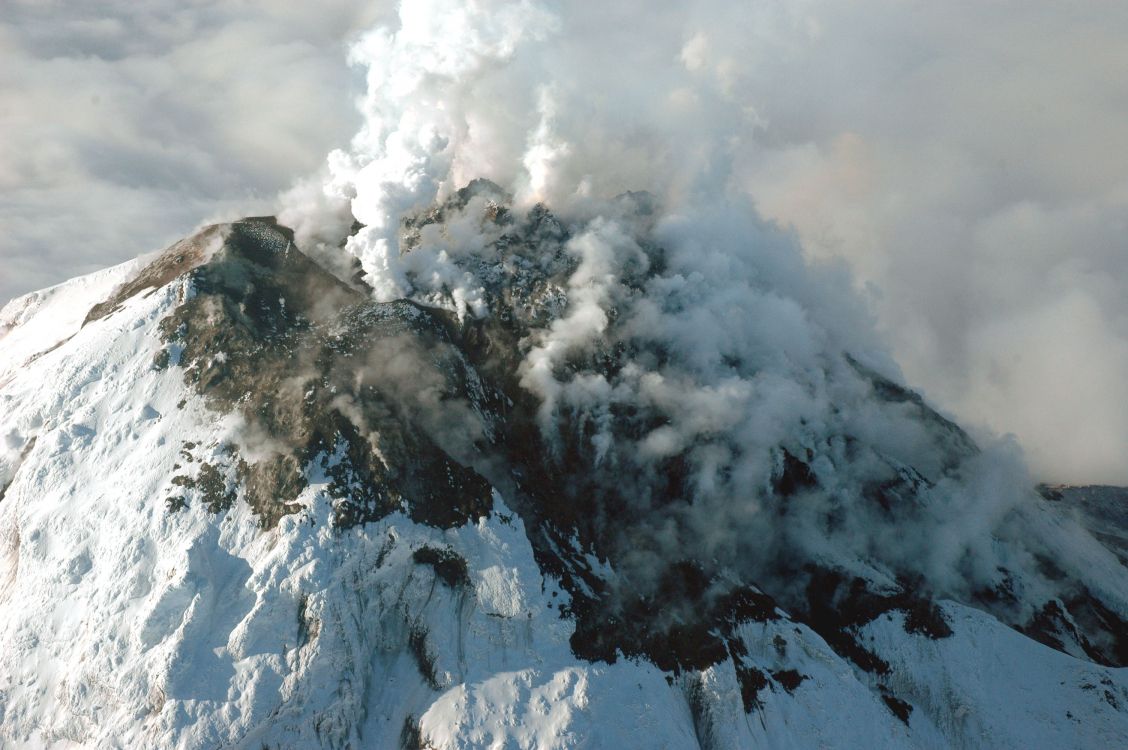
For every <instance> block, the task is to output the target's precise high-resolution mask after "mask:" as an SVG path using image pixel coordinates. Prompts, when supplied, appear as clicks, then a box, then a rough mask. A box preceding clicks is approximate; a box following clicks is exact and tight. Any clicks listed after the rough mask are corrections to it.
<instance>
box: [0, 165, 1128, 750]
mask: <svg viewBox="0 0 1128 750" xmlns="http://www.w3.org/2000/svg"><path fill="white" fill-rule="evenodd" d="M574 213H575V215H572V214H569V215H567V216H565V215H564V214H561V215H560V216H557V215H554V213H553V212H552V210H551V209H550V208H549V207H546V206H545V205H542V204H536V205H533V206H532V207H531V208H527V207H522V206H520V205H518V204H515V203H514V201H513V200H512V199H511V197H510V196H508V195H507V194H506V193H505V192H504V191H503V190H502V189H501V188H499V187H498V186H496V185H494V184H492V183H490V182H488V181H485V180H476V181H474V182H472V183H470V184H469V185H468V186H466V187H464V188H463V189H461V190H458V191H456V192H453V193H451V194H450V196H449V197H448V198H446V199H445V200H442V201H440V202H439V203H437V204H436V205H433V206H431V207H429V208H427V209H426V210H423V211H417V212H413V213H410V214H408V215H407V217H406V218H404V219H403V220H402V221H401V222H399V224H398V227H393V233H394V234H395V238H394V239H395V244H396V245H397V246H398V252H382V251H379V247H380V246H379V243H377V242H375V241H374V240H373V238H374V237H375V236H376V235H377V234H378V233H379V232H382V231H385V229H386V228H385V229H381V228H375V227H372V226H364V225H363V224H361V223H360V222H353V225H352V229H351V232H350V233H349V237H348V238H346V239H345V240H344V241H343V245H344V247H345V248H346V249H348V250H349V252H346V251H345V250H342V249H341V247H339V246H337V245H333V244H332V243H330V244H328V245H327V244H326V243H324V242H322V243H320V244H317V243H310V242H303V241H300V240H301V237H300V236H299V237H298V238H297V240H296V239H295V234H294V233H293V232H292V231H291V230H290V229H288V228H287V227H285V226H283V225H281V224H280V223H278V221H276V220H275V219H274V218H271V217H256V218H248V219H243V220H241V221H237V222H234V223H231V224H223V225H216V226H212V227H208V228H207V229H204V230H203V231H201V232H199V233H198V234H196V235H194V236H192V237H189V238H187V239H185V240H183V241H181V242H178V243H176V244H175V245H173V246H172V247H170V248H168V249H167V250H166V251H164V252H163V253H162V254H160V255H159V256H157V257H155V258H149V259H146V260H139V261H134V262H131V263H127V264H125V265H124V266H119V267H117V268H113V269H109V270H107V271H103V272H100V273H97V274H94V275H91V276H87V277H83V278H80V279H76V280H73V281H71V282H67V283H65V284H63V285H60V286H58V287H53V288H51V289H47V290H44V291H42V292H38V293H35V294H32V295H29V296H27V297H23V298H20V299H17V300H15V301H14V302H12V303H10V304H9V305H8V306H7V307H5V308H4V310H3V312H2V313H0V434H2V435H3V436H4V442H3V443H2V444H0V451H2V452H0V641H2V642H3V643H4V644H5V647H4V648H3V649H0V744H3V745H4V746H12V747H19V746H33V747H72V746H85V747H177V748H214V747H233V748H235V747H237V748H256V749H257V748H290V747H312V748H322V747H324V748H395V747H403V748H471V747H474V748H476V747H483V748H485V747H521V748H532V747H536V748H572V747H589V748H620V747H663V748H683V747H685V748H697V747H701V748H709V749H714V748H750V747H796V748H807V747H842V748H857V747H910V748H920V747H929V748H931V747H935V748H946V747H1013V748H1033V747H1054V748H1067V747H1090V748H1095V747H1117V746H1124V744H1125V739H1126V738H1128V671H1126V670H1125V669H1124V667H1125V665H1126V664H1128V571H1126V570H1125V567H1124V561H1125V553H1124V549H1125V547H1124V546H1123V540H1124V539H1125V538H1128V527H1126V526H1125V525H1124V519H1123V516H1121V517H1119V518H1117V517H1115V515H1113V514H1107V513H1106V514H1104V515H1095V513H1096V512H1095V511H1092V509H1093V508H1096V507H1097V505H1099V502H1098V501H1099V500H1100V498H1099V497H1097V495H1092V497H1090V496H1089V495H1085V496H1084V497H1081V498H1080V500H1078V497H1079V496H1077V495H1076V494H1075V493H1074V492H1073V491H1071V490H1065V491H1048V490H1046V491H1044V492H1043V493H1041V494H1040V493H1039V492H1037V491H1036V490H1035V488H1034V487H1033V486H1032V484H1031V483H1030V481H1029V480H1028V479H1027V477H1026V475H1025V473H1024V471H1023V469H1022V467H1021V463H1020V461H1019V460H1018V459H1016V458H1015V457H1014V456H1013V455H1012V453H1011V452H1010V450H1009V449H1008V448H1007V447H1006V446H1005V445H1004V446H999V445H995V444H993V443H992V444H989V445H988V444H986V443H984V444H982V445H977V443H976V441H974V440H973V439H972V438H971V437H969V435H968V434H967V433H966V432H965V431H964V430H963V429H961V428H960V427H959V426H958V425H956V424H954V423H953V422H951V421H950V420H948V419H946V418H945V417H943V416H941V415H940V414H938V413H937V412H936V411H934V410H933V409H932V408H930V407H929V406H928V405H927V404H926V403H925V402H924V401H923V400H922V399H921V398H920V396H918V395H917V394H916V393H914V392H913V391H911V390H909V389H908V388H906V387H905V386H903V385H901V384H900V383H899V382H898V375H897V372H896V370H895V368H894V367H893V365H892V364H891V363H890V360H889V359H888V358H887V357H886V356H885V355H883V354H882V353H881V351H880V349H879V348H878V347H877V346H876V345H875V344H874V341H875V338H874V337H873V336H871V334H870V333H869V330H870V327H869V324H868V321H867V320H866V319H865V315H864V314H863V313H861V312H859V310H860V306H859V305H858V304H857V303H856V302H855V301H854V297H853V296H852V295H851V294H850V292H849V280H848V279H844V278H842V277H840V276H839V275H838V274H837V272H836V271H834V270H827V269H824V268H816V267H807V266H805V265H804V263H803V261H802V259H801V256H800V254H799V253H798V252H797V249H796V247H795V246H794V242H793V240H792V239H791V238H790V237H788V236H787V235H784V234H781V233H780V232H778V231H776V230H774V229H772V228H770V227H767V226H765V225H763V224H761V223H759V222H758V221H756V220H755V219H753V218H750V217H749V216H747V215H746V214H745V213H743V212H741V211H738V210H736V209H732V208H729V207H726V206H724V205H718V206H715V207H714V208H713V209H712V210H710V211H705V212H696V213H694V214H693V215H688V214H678V213H676V212H669V211H666V210H664V209H663V208H662V207H661V206H660V205H659V200H658V199H657V198H655V197H652V196H650V195H648V194H645V193H628V194H624V195H621V196H619V197H618V198H616V199H614V200H612V201H610V202H607V203H606V204H605V205H601V206H599V207H598V210H592V211H588V212H587V213H586V214H585V213H584V212H583V211H579V212H574ZM381 236H382V235H381ZM302 248H304V250H305V251H303V249H302ZM357 248H361V249H362V250H363V251H357V252H354V251H353V250H356V249H357ZM373 248H376V249H373ZM342 259H346V260H347V262H346V260H342ZM1094 498H1096V499H1094ZM1082 501H1084V502H1082ZM1094 503H1095V504H1094ZM1102 507H1103V506H1102ZM1109 507H1111V506H1109ZM1077 508H1080V510H1076V509H1077ZM1090 511H1092V512H1090ZM1094 519H1098V520H1094ZM1087 523H1088V524H1089V525H1093V524H1094V523H1097V524H1100V525H1101V528H1100V529H1098V531H1099V532H1100V535H1099V538H1098V537H1095V536H1094V535H1093V534H1092V533H1090V531H1089V530H1087V528H1086V524H1087Z"/></svg>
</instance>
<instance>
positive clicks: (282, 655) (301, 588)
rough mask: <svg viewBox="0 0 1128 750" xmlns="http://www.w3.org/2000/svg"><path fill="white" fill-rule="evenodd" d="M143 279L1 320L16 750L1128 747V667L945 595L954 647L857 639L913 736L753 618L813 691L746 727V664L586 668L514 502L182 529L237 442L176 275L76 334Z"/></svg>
mask: <svg viewBox="0 0 1128 750" xmlns="http://www.w3.org/2000/svg"><path fill="white" fill-rule="evenodd" d="M135 268H136V266H135V265H132V264H127V265H126V266H122V267H118V268H116V269H111V270H109V271H105V272H101V273H99V274H94V275H92V276H89V277H85V278H82V279H77V280H75V281H72V282H68V283H67V284H64V285H61V286H59V287H55V288H53V289H51V290H47V291H45V292H42V293H38V294H37V295H33V296H31V297H26V298H22V299H18V300H15V301H13V302H12V303H10V304H9V306H8V307H6V308H5V309H4V311H3V312H2V313H0V335H3V337H2V338H0V436H2V442H0V487H2V486H3V485H4V484H7V483H8V482H9V481H10V482H11V484H10V486H9V487H8V488H7V491H6V493H5V495H4V499H3V500H2V501H0V644H2V646H0V745H2V746H4V747H59V748H64V747H92V748H94V747H97V748H102V747H122V748H139V747H160V748H163V747H177V748H215V747H245V748H254V749H255V750H258V749H259V748H263V747H270V748H286V747H311V748H318V747H326V748H346V747H351V748H395V747H400V746H403V745H404V743H405V742H406V743H411V742H415V741H416V740H415V738H416V737H418V738H421V739H422V740H424V741H426V742H428V743H430V744H429V746H430V747H434V748H477V747H482V748H486V747H497V748H501V747H505V748H510V747H519V748H534V747H536V748H540V747H543V748H572V747H589V748H629V747H645V748H696V747H708V748H747V747H781V748H782V747H794V748H810V747H826V748H834V747H841V748H857V747H936V748H942V747H952V746H966V747H1006V748H1038V747H1045V748H1065V747H1077V748H1101V747H1122V746H1125V745H1126V744H1128V670H1123V669H1120V670H1117V669H1107V668H1102V667H1099V666H1096V665H1093V664H1091V663H1089V662H1085V661H1081V660H1078V659H1074V658H1072V657H1070V656H1066V655H1064V654H1061V653H1058V652H1055V651H1053V650H1051V649H1049V648H1046V647H1044V646H1042V645H1040V644H1038V643H1036V642H1034V641H1032V640H1030V639H1027V638H1025V637H1024V636H1022V635H1020V634H1018V633H1016V632H1014V631H1013V630H1011V629H1009V628H1007V627H1005V626H1003V625H1001V624H999V623H998V622H997V621H995V620H994V619H992V618H991V617H990V616H988V615H986V614H983V613H980V612H978V611H975V610H971V609H967V608H965V607H962V606H959V605H956V604H953V603H946V604H945V605H944V609H945V612H946V614H947V615H948V619H949V620H950V622H951V624H952V627H953V629H954V630H955V635H954V636H953V637H951V638H947V639H942V640H936V641H934V640H930V639H928V638H925V637H923V636H920V635H910V634H907V633H906V632H905V629H904V628H903V627H901V625H900V624H899V622H898V621H897V619H896V618H898V617H900V616H901V615H899V614H892V615H888V616H883V617H882V618H879V619H878V620H876V621H874V622H873V623H871V624H869V625H868V626H866V627H865V629H864V630H863V635H864V637H865V639H866V641H865V642H866V644H867V646H869V647H871V648H872V649H873V650H874V651H875V652H877V653H878V654H880V655H881V656H882V657H883V658H884V659H886V660H887V661H889V662H890V663H891V664H892V665H893V666H894V675H895V677H894V678H893V679H894V685H893V688H894V689H895V690H896V691H897V695H898V697H899V698H901V699H903V700H906V701H909V702H910V703H912V704H913V705H914V706H915V710H914V712H913V713H912V715H911V718H910V721H909V723H908V725H906V724H905V723H903V722H901V721H900V720H899V719H898V718H897V717H896V716H894V715H893V713H892V712H891V711H890V710H889V709H888V708H887V707H886V706H885V705H883V704H882V701H881V700H880V697H879V696H878V694H877V693H876V692H875V691H874V690H873V689H871V687H872V686H869V685H867V684H865V682H864V681H865V679H866V675H865V674H864V673H861V672H859V671H858V670H857V669H855V668H853V667H852V666H850V665H849V663H847V662H846V661H844V660H843V659H841V658H840V657H838V656H837V655H835V654H834V653H833V651H831V649H830V648H828V647H827V646H826V645H825V644H824V643H823V642H822V640H821V639H820V638H819V637H818V636H817V635H816V634H814V633H813V632H811V631H810V630H808V629H807V628H805V627H804V626H802V625H798V624H796V623H793V622H790V621H788V620H787V619H782V620H779V621H776V622H768V623H762V624H756V623H753V624H748V625H745V626H743V632H742V635H743V640H744V641H745V643H746V644H747V646H748V648H749V657H750V659H751V660H752V661H753V662H754V663H756V664H758V665H759V666H760V667H761V668H762V669H764V670H772V669H775V668H777V665H776V664H775V660H776V659H777V658H778V652H779V649H780V648H781V646H780V644H781V643H782V644H783V646H782V648H785V649H786V652H787V654H788V662H787V663H788V665H795V666H796V668H797V669H798V670H799V671H800V672H801V673H802V674H804V675H806V676H807V679H806V680H804V681H803V682H802V683H801V684H800V685H799V686H798V687H797V688H796V689H795V690H794V692H793V693H790V694H789V693H786V692H784V691H782V690H779V689H776V688H774V687H773V688H765V689H764V690H763V691H762V693H761V695H760V701H761V703H762V706H761V707H760V708H757V709H755V710H753V711H752V712H751V713H745V711H744V708H743V705H742V702H741V697H740V688H739V685H738V683H737V680H736V676H735V673H734V672H733V669H732V665H731V662H723V663H721V664H719V665H717V666H715V667H713V668H710V669H708V670H706V671H705V672H704V673H700V674H691V675H687V674H683V675H681V676H673V675H668V674H667V673H664V672H662V671H660V670H659V669H657V668H656V667H654V666H653V665H650V664H649V663H646V662H637V663H636V662H632V661H628V660H624V659H619V660H618V661H617V662H616V663H615V664H611V665H608V664H592V663H587V662H584V661H581V660H578V659H577V658H576V657H574V656H573V655H572V652H571V649H570V647H569V643H568V638H569V636H570V635H571V633H572V629H573V628H572V624H571V622H570V621H569V620H568V619H562V618H561V617H560V616H559V614H558V613H559V608H560V606H561V604H562V603H563V602H564V601H565V600H566V598H567V594H566V593H564V592H563V591H561V590H560V589H559V588H558V587H557V586H556V584H555V582H554V581H553V580H552V579H551V578H546V577H545V576H544V575H542V573H541V571H540V570H539V569H538V567H537V565H536V563H535V561H534V559H533V554H532V549H531V547H530V545H529V543H528V541H527V539H526V537H525V531H524V527H523V525H522V523H521V520H520V519H519V518H518V517H517V516H516V515H515V514H512V513H509V512H508V511H507V508H506V505H505V501H504V498H501V497H499V496H495V498H494V512H493V513H492V515H491V516H490V517H488V518H485V519H482V520H480V521H479V522H478V523H476V524H468V525H466V526H463V527H461V528H457V529H453V530H450V531H445V532H444V531H441V530H437V529H433V528H429V527H425V526H420V525H417V524H414V523H412V522H411V521H410V520H409V519H408V518H407V517H406V516H404V515H401V514H398V513H397V514H393V515H391V516H389V517H387V518H385V519H383V520H381V521H379V522H375V523H369V524H366V525H364V526H361V527H357V528H354V529H351V530H349V531H346V532H343V533H342V532H338V531H335V530H333V529H332V528H331V526H330V523H329V518H330V516H331V509H330V505H329V501H328V496H327V494H326V493H325V491H324V486H325V483H324V482H323V481H321V482H319V481H318V477H316V476H314V477H311V479H312V480H313V481H311V483H310V486H309V487H308V488H307V489H306V490H305V492H304V493H303V494H302V496H301V498H300V501H301V502H302V504H303V505H304V508H305V510H304V511H302V512H299V513H297V514H294V515H290V516H286V517H284V518H283V519H282V521H281V522H280V523H279V525H278V526H277V527H276V528H274V529H272V530H270V531H266V532H263V531H261V530H260V528H259V525H258V522H257V521H256V519H255V518H253V517H252V516H251V515H250V513H249V511H248V509H247V508H246V506H245V505H244V504H242V503H238V504H236V506H235V507H234V508H233V509H231V510H230V511H228V512H226V513H224V514H220V515H211V514H209V513H207V512H206V511H205V510H204V509H203V508H202V507H200V504H199V503H197V504H195V505H192V506H190V507H189V508H187V509H185V510H183V511H181V512H178V513H169V512H168V511H167V509H166V507H165V505H164V502H163V498H165V497H166V496H168V495H169V494H170V487H169V480H170V478H171V477H172V476H173V475H174V474H175V472H174V469H173V467H174V465H175V464H177V463H178V462H182V461H184V460H185V458H184V457H183V456H182V455H181V453H180V450H181V447H182V445H183V443H184V442H185V441H191V442H194V443H197V444H198V445H200V446H202V447H203V448H202V450H204V451H205V452H206V451H207V450H216V451H218V450H220V449H219V448H218V447H216V448H209V447H208V446H218V445H219V444H221V443H222V442H223V440H224V438H225V436H226V435H225V430H226V429H227V428H226V427H224V426H223V425H222V424H220V423H217V421H216V418H215V415H214V414H213V413H211V412H209V411H207V410H206V409H205V408H204V405H203V403H202V401H201V400H200V398H199V397H198V396H195V395H194V394H193V393H191V392H190V391H189V389H187V388H186V387H185V386H184V383H183V379H182V376H181V374H180V373H178V372H177V371H176V369H175V368H171V369H166V370H158V369H155V368H154V367H153V364H152V363H153V358H154V355H155V354H156V352H157V351H158V349H159V348H160V341H159V335H158V331H157V324H158V322H159V321H160V319H161V318H162V317H164V316H165V315H167V314H168V312H169V311H170V310H171V309H172V308H173V307H174V306H175V305H176V304H178V300H179V299H180V297H181V295H183V294H185V293H187V290H186V287H185V286H184V282H183V281H176V282H173V283H172V284H170V285H168V286H165V287H163V288H161V289H159V290H156V291H154V292H152V293H149V294H142V295H139V296H136V297H134V298H132V299H130V300H128V301H127V302H126V303H125V305H124V308H123V309H122V310H120V311H118V312H116V313H115V314H112V315H110V316H108V317H106V318H104V319H101V320H98V321H95V322H92V323H90V324H89V325H86V326H85V327H81V323H82V320H83V318H84V316H85V313H86V311H87V310H89V308H90V307H91V306H92V305H93V304H94V303H96V302H98V301H101V300H103V299H105V298H106V297H107V296H109V294H110V293H111V291H112V290H113V289H114V288H115V287H116V286H117V285H118V284H119V283H121V282H122V281H123V280H124V279H125V278H127V277H128V275H129V274H130V273H131V272H132V271H133V270H134V269H135ZM6 330H7V332H6V334H5V333H4V332H5V331H6ZM60 342H61V343H60ZM182 401H184V403H183V405H182V406H179V407H178V405H179V404H180V403H181V402H182ZM424 545H430V546H449V547H450V548H452V549H453V550H454V551H456V552H457V553H458V554H459V555H461V556H462V557H464V558H465V559H466V561H467V563H468V570H469V574H470V578H471V582H472V586H471V587H467V588H465V589H460V588H457V587H456V588H452V587H450V586H448V585H447V584H445V583H444V582H442V581H441V580H439V579H438V578H437V577H436V575H435V573H434V571H433V570H432V568H430V567H428V566H426V565H419V564H417V563H415V562H414V560H413V557H412V555H413V552H414V550H416V549H418V548H420V547H422V546H424ZM424 672H429V674H424Z"/></svg>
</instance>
